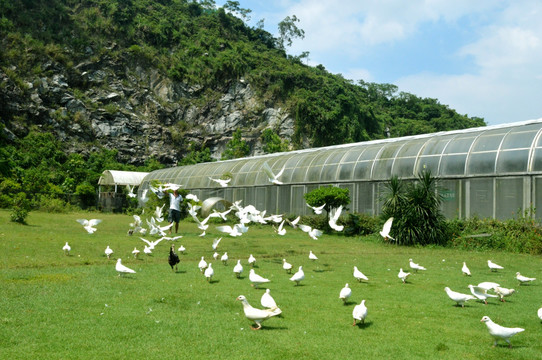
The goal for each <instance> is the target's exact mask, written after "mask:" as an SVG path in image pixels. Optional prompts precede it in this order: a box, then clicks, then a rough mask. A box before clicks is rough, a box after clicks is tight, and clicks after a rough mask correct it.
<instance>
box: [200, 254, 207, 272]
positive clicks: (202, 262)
mask: <svg viewBox="0 0 542 360" xmlns="http://www.w3.org/2000/svg"><path fill="white" fill-rule="evenodd" d="M198 268H199V271H201V272H203V270H205V269H206V268H207V261H205V258H204V257H203V256H202V257H201V260H200V261H199V263H198Z"/></svg>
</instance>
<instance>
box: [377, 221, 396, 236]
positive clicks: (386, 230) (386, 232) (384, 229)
mask: <svg viewBox="0 0 542 360" xmlns="http://www.w3.org/2000/svg"><path fill="white" fill-rule="evenodd" d="M392 223H393V217H390V218H389V219H388V220H386V222H385V223H384V226H382V230H381V231H380V236H382V237H383V238H384V240H388V239H390V240H393V241H395V239H394V238H392V237H391V236H390V230H391V225H392Z"/></svg>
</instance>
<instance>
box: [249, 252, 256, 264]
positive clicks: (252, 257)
mask: <svg viewBox="0 0 542 360" xmlns="http://www.w3.org/2000/svg"><path fill="white" fill-rule="evenodd" d="M255 263H256V258H255V257H254V256H252V254H250V256H249V257H248V264H249V265H250V266H252V267H254V264H255Z"/></svg>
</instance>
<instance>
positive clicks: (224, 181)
mask: <svg viewBox="0 0 542 360" xmlns="http://www.w3.org/2000/svg"><path fill="white" fill-rule="evenodd" d="M209 179H210V180H211V181H214V182H215V183H217V184H219V185H220V186H222V187H228V183H229V182H230V181H231V179H225V180H223V179H213V178H212V177H210V176H209Z"/></svg>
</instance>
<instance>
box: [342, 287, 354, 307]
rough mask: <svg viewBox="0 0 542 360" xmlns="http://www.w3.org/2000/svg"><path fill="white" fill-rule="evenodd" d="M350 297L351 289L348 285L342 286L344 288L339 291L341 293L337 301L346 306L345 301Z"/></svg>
mask: <svg viewBox="0 0 542 360" xmlns="http://www.w3.org/2000/svg"><path fill="white" fill-rule="evenodd" d="M351 295H352V289H350V287H349V286H348V283H347V284H346V285H344V287H343V288H342V289H341V292H340V293H339V299H341V300H342V301H343V303H344V304H345V305H346V300H348V298H349V297H350V296H351Z"/></svg>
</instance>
